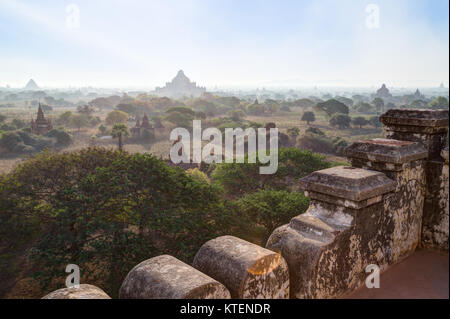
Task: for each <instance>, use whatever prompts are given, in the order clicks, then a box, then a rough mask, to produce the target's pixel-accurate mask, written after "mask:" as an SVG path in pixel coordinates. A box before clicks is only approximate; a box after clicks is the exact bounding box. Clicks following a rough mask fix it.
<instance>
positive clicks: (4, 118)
mask: <svg viewBox="0 0 450 319" xmlns="http://www.w3.org/2000/svg"><path fill="white" fill-rule="evenodd" d="M5 120H6V115H3V114H0V123H3V122H4V121H5Z"/></svg>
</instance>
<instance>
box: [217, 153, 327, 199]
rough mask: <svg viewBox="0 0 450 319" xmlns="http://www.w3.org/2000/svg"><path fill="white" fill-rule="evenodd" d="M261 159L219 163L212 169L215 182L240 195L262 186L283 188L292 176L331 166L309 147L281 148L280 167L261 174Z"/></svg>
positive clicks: (228, 191)
mask: <svg viewBox="0 0 450 319" xmlns="http://www.w3.org/2000/svg"><path fill="white" fill-rule="evenodd" d="M260 166H261V163H260V162H259V160H258V159H257V160H256V163H248V155H246V156H245V159H244V163H221V164H217V167H216V169H215V170H214V172H213V173H212V180H213V182H214V183H216V184H218V185H220V187H221V188H223V190H224V191H225V193H226V194H227V195H229V196H233V197H237V196H239V197H240V196H242V194H245V193H251V192H255V191H258V190H260V189H269V188H271V189H276V190H283V189H288V188H289V182H288V181H289V180H291V179H295V178H300V177H304V176H306V175H308V174H310V173H312V172H314V171H317V170H321V169H324V168H328V167H330V166H331V164H330V163H329V162H327V161H326V160H325V158H324V157H323V156H321V155H319V154H314V153H312V152H310V151H307V150H306V151H303V150H300V149H298V148H280V149H279V151H278V170H277V172H276V173H275V174H272V175H261V174H259V167H260Z"/></svg>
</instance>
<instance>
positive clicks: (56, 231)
mask: <svg viewBox="0 0 450 319" xmlns="http://www.w3.org/2000/svg"><path fill="white" fill-rule="evenodd" d="M219 196H220V192H219V191H218V190H217V189H216V187H215V186H212V185H210V184H208V183H206V182H203V181H201V180H199V179H198V178H192V177H190V176H189V175H187V174H186V173H185V172H184V171H183V170H181V169H179V168H171V167H169V166H167V165H166V164H164V163H163V162H162V161H161V160H159V159H157V158H155V157H154V156H152V155H148V154H134V155H130V154H127V153H123V152H118V151H111V150H105V149H97V148H94V149H86V150H82V151H80V152H76V153H67V154H55V153H51V152H44V153H42V154H40V155H38V156H36V157H35V158H33V159H31V160H29V161H27V162H25V163H23V164H21V165H20V166H19V167H18V168H17V169H15V170H14V171H13V172H11V173H10V174H8V175H5V176H1V178H0V212H1V215H0V254H1V258H2V263H1V264H2V265H3V266H5V267H6V268H8V265H9V262H8V258H7V256H8V255H9V254H12V253H13V251H14V247H15V246H16V247H19V246H20V245H19V243H23V242H24V241H27V242H30V243H32V247H31V248H32V249H31V254H30V256H31V261H32V264H33V267H34V268H35V269H38V270H39V271H38V272H37V273H36V275H37V276H38V278H39V279H40V280H41V282H43V283H46V284H48V283H51V282H52V280H54V279H55V278H60V277H62V276H65V273H64V268H65V265H67V264H69V263H74V264H77V265H79V266H80V268H81V270H82V273H83V274H85V275H86V276H87V277H86V278H85V280H86V279H88V280H89V281H90V282H96V281H99V280H100V281H103V285H102V286H106V287H107V290H109V291H110V293H112V294H115V292H116V291H117V288H118V285H119V284H120V282H121V280H123V278H124V276H125V275H126V273H127V272H128V271H129V270H130V269H131V268H132V267H133V266H134V265H136V264H137V263H139V262H140V261H142V260H144V259H147V258H150V257H152V256H154V255H156V254H162V253H168V254H172V255H174V256H176V257H178V258H180V259H182V260H189V259H190V258H192V256H193V254H194V253H195V251H196V250H197V249H198V248H199V247H200V245H201V244H202V243H204V241H205V240H208V239H210V238H212V237H215V236H217V235H219V234H220V231H221V230H224V229H225V228H224V227H222V226H220V223H221V220H222V213H223V209H222V208H221V201H220V197H219ZM20 247H21V246H20ZM4 270H5V269H2V272H3V271H4ZM61 282H63V281H61Z"/></svg>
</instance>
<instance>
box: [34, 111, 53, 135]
mask: <svg viewBox="0 0 450 319" xmlns="http://www.w3.org/2000/svg"><path fill="white" fill-rule="evenodd" d="M51 129H53V125H52V122H51V120H47V119H46V118H45V116H44V112H43V111H42V106H41V103H39V108H38V113H37V118H36V120H33V119H31V134H36V135H44V134H46V133H47V132H48V131H50V130H51Z"/></svg>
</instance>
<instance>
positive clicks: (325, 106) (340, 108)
mask: <svg viewBox="0 0 450 319" xmlns="http://www.w3.org/2000/svg"><path fill="white" fill-rule="evenodd" d="M315 108H316V109H317V110H319V111H322V112H325V113H326V114H327V115H328V116H332V115H333V114H336V113H341V114H348V112H349V109H348V106H347V105H345V104H344V103H341V102H339V101H337V100H335V99H331V100H328V101H325V102H320V103H317V104H316V106H315Z"/></svg>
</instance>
